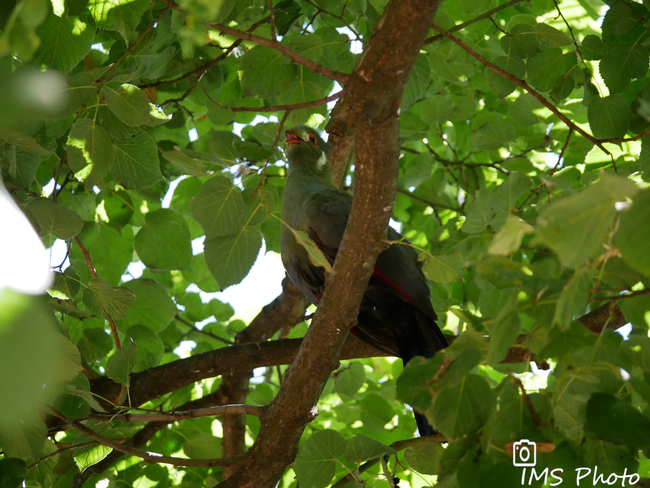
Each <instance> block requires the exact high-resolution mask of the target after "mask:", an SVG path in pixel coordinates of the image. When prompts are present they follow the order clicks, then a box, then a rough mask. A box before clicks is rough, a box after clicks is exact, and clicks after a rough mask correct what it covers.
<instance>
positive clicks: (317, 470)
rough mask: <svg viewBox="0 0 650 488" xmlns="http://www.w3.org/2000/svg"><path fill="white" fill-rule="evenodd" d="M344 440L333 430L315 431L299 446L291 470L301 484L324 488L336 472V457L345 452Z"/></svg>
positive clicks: (312, 487)
mask: <svg viewBox="0 0 650 488" xmlns="http://www.w3.org/2000/svg"><path fill="white" fill-rule="evenodd" d="M345 448H346V441H345V439H344V438H343V436H342V435H341V434H339V433H338V432H336V431H333V430H321V431H318V432H315V433H314V434H312V435H311V437H309V439H307V440H306V441H305V442H304V443H303V445H302V446H301V447H300V452H299V453H298V456H297V457H296V460H295V461H294V463H293V470H294V471H295V472H296V477H297V478H298V482H299V483H300V485H301V486H305V487H306V488H307V487H309V488H325V487H326V486H328V485H329V483H330V481H331V480H332V478H333V477H334V473H335V472H336V459H337V458H338V457H339V456H341V455H343V453H345Z"/></svg>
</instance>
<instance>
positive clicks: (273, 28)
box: [269, 0, 278, 42]
mask: <svg viewBox="0 0 650 488" xmlns="http://www.w3.org/2000/svg"><path fill="white" fill-rule="evenodd" d="M269 12H271V39H273V40H274V41H275V42H277V41H278V38H277V37H276V35H275V13H274V12H273V0H269Z"/></svg>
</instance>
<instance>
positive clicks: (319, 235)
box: [305, 188, 352, 263]
mask: <svg viewBox="0 0 650 488" xmlns="http://www.w3.org/2000/svg"><path fill="white" fill-rule="evenodd" d="M351 208H352V195H350V194H348V193H345V192H344V191H341V190H338V189H336V188H327V189H325V190H323V191H320V192H318V193H315V194H314V195H313V196H312V197H311V198H310V199H309V201H308V202H307V204H306V205H305V216H306V218H307V233H308V234H309V237H311V238H312V240H313V241H314V242H315V243H316V245H317V246H318V248H319V249H320V250H321V252H322V253H323V254H324V255H325V257H326V258H327V259H328V260H329V262H330V263H334V259H335V258H336V253H337V252H338V250H339V246H340V245H341V239H342V238H343V233H344V232H345V227H346V225H347V224H348V217H349V216H350V209H351Z"/></svg>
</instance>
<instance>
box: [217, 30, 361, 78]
mask: <svg viewBox="0 0 650 488" xmlns="http://www.w3.org/2000/svg"><path fill="white" fill-rule="evenodd" d="M210 27H212V28H213V29H217V30H219V31H221V32H222V33H224V34H226V35H229V36H233V37H237V38H239V39H243V40H245V41H251V42H254V43H255V44H259V45H260V46H266V47H270V48H271V49H274V50H276V51H277V52H279V53H281V54H284V55H285V56H287V57H288V58H289V59H291V60H292V61H294V62H296V63H298V64H301V65H303V66H304V67H305V68H309V69H310V70H312V71H313V72H314V73H318V74H319V75H323V76H325V77H326V78H329V79H330V80H334V81H338V82H339V83H347V82H348V80H349V79H350V74H348V73H340V72H339V71H334V70H331V69H329V68H326V67H325V66H322V65H320V64H318V63H316V62H314V61H312V60H311V59H307V58H306V57H304V56H302V55H300V54H298V53H297V52H295V51H293V50H292V49H290V48H288V47H287V46H285V45H283V44H280V43H279V42H278V41H274V40H272V39H267V38H266V37H261V36H256V35H255V34H251V33H250V32H244V31H240V30H237V29H233V28H232V27H228V26H227V25H223V24H210Z"/></svg>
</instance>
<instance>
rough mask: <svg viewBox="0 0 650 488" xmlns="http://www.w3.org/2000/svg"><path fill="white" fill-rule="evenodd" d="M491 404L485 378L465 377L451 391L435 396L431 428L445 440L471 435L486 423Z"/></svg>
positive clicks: (441, 392)
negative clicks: (443, 436) (445, 438)
mask: <svg viewBox="0 0 650 488" xmlns="http://www.w3.org/2000/svg"><path fill="white" fill-rule="evenodd" d="M493 402H494V397H493V395H492V390H491V389H490V386H489V385H488V383H487V381H486V380H485V378H483V377H481V376H478V375H475V374H468V375H467V376H465V377H464V378H463V379H461V380H460V381H459V383H458V385H456V387H455V388H446V389H444V390H442V391H440V393H438V396H437V397H436V400H435V403H434V405H433V407H432V408H431V412H432V414H431V418H432V419H433V424H434V427H435V428H436V430H438V431H440V432H442V434H444V435H445V436H446V437H447V438H448V439H456V438H458V437H462V436H464V435H471V434H474V433H475V432H476V431H477V430H478V429H480V428H481V427H482V426H483V424H484V423H485V421H486V420H487V418H488V416H489V414H490V411H491V410H492V403H493Z"/></svg>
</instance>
